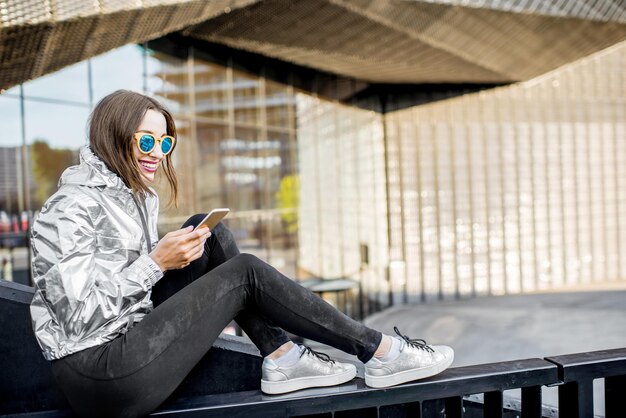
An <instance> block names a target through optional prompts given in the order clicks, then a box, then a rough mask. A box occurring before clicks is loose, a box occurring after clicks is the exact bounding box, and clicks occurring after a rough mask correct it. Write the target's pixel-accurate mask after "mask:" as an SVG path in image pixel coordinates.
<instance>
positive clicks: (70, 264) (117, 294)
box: [33, 196, 163, 340]
mask: <svg viewBox="0 0 626 418" xmlns="http://www.w3.org/2000/svg"><path fill="white" fill-rule="evenodd" d="M57 203H59V204H56V205H52V206H51V207H50V208H49V209H48V210H47V211H45V213H43V212H42V214H41V215H40V218H39V219H38V220H37V222H36V223H35V225H34V227H33V250H34V260H33V272H34V274H35V279H36V284H37V286H38V287H39V288H40V289H41V290H42V295H43V296H44V298H45V300H46V304H47V305H48V309H49V310H50V311H51V312H50V313H51V314H52V316H53V318H55V319H56V321H57V322H58V323H59V325H60V326H61V327H62V329H63V330H64V332H65V333H66V337H68V338H69V339H72V340H80V339H82V338H84V337H86V336H88V335H90V334H91V333H92V332H93V331H96V330H98V329H99V328H100V327H102V326H103V325H106V324H108V323H109V322H111V321H114V320H115V319H116V318H119V317H120V316H121V315H127V314H130V313H132V312H134V311H135V310H137V309H138V308H139V307H140V306H141V303H140V302H141V301H142V299H146V300H145V303H149V293H150V291H151V289H152V286H153V285H154V284H155V283H156V282H157V281H158V280H159V279H160V278H161V277H163V273H162V272H161V270H160V269H159V267H158V265H157V264H156V263H155V262H154V261H153V260H152V259H151V258H150V257H149V256H148V255H147V254H141V255H139V256H138V257H136V255H137V254H135V257H136V258H135V257H133V258H134V259H133V261H132V262H131V261H130V260H131V258H129V253H128V251H129V250H127V249H120V248H117V249H116V248H114V247H113V246H109V247H107V246H102V245H99V241H102V238H100V237H99V234H100V233H101V232H102V231H96V230H95V227H94V222H93V215H94V213H98V206H97V204H95V203H93V204H90V203H88V202H85V201H84V200H83V201H81V202H79V201H78V199H76V198H71V197H68V196H65V198H64V199H63V200H62V201H57ZM124 258H128V262H127V263H124Z"/></svg>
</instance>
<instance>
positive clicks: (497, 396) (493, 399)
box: [484, 391, 503, 418]
mask: <svg viewBox="0 0 626 418" xmlns="http://www.w3.org/2000/svg"><path fill="white" fill-rule="evenodd" d="M502 408H503V401H502V392H500V391H495V392H485V413H484V416H486V417H490V418H492V417H493V418H502V413H503V409H502Z"/></svg>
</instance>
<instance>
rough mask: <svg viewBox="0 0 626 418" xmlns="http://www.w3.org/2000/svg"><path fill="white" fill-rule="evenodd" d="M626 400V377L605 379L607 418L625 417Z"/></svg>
mask: <svg viewBox="0 0 626 418" xmlns="http://www.w3.org/2000/svg"><path fill="white" fill-rule="evenodd" d="M624 398H626V375H623V376H610V377H605V378H604V404H605V414H606V418H618V417H623V416H624Z"/></svg>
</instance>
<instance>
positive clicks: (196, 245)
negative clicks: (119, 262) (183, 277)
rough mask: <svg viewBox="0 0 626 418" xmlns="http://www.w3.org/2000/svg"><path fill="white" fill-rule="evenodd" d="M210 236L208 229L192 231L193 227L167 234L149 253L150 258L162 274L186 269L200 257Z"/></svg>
mask: <svg viewBox="0 0 626 418" xmlns="http://www.w3.org/2000/svg"><path fill="white" fill-rule="evenodd" d="M210 236H211V231H209V228H199V229H197V230H195V231H194V230H193V226H188V227H186V228H183V229H179V230H177V231H172V232H168V233H167V234H165V236H164V237H163V238H161V240H160V241H159V243H158V244H157V246H156V248H155V249H154V250H153V251H152V252H151V253H150V257H151V258H152V259H153V260H154V262H155V263H157V264H158V265H159V267H160V268H161V271H163V272H166V271H167V270H172V269H180V268H183V267H187V266H188V265H189V264H190V263H191V262H192V261H194V260H197V259H198V258H200V257H201V256H202V253H203V252H204V242H205V241H206V240H207V238H209V237H210Z"/></svg>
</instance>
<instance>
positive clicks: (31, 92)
mask: <svg viewBox="0 0 626 418" xmlns="http://www.w3.org/2000/svg"><path fill="white" fill-rule="evenodd" d="M91 63H92V71H93V80H94V83H93V84H94V103H97V101H98V100H99V99H101V98H102V97H104V96H105V95H106V94H108V93H110V92H112V91H114V90H117V89H119V88H126V89H130V90H136V91H141V90H142V89H143V76H142V74H143V65H142V50H141V48H140V47H138V46H137V45H126V46H124V47H121V48H118V49H115V50H113V51H110V52H108V53H106V54H103V55H100V56H98V57H95V58H93V59H92V60H91ZM149 65H156V60H152V59H151V60H150V61H149ZM23 86H24V94H25V96H26V98H27V99H26V100H25V109H24V110H25V112H24V113H25V115H26V138H27V142H28V143H31V142H33V141H34V140H35V139H46V140H47V141H48V143H49V144H50V145H51V146H52V147H56V148H79V147H80V146H82V145H84V144H85V143H86V141H87V135H86V123H87V118H88V116H89V112H90V107H89V87H88V65H87V63H86V62H80V63H77V64H74V65H72V66H70V67H66V68H64V69H62V70H60V71H57V72H55V73H52V74H49V75H46V76H44V77H40V78H38V79H35V80H33V81H29V82H27V83H24V84H23ZM19 95H20V90H19V86H18V87H14V88H12V89H9V90H7V91H6V93H5V94H3V95H0V124H1V126H2V127H3V134H2V135H1V136H0V147H8V146H16V145H20V144H21V143H22V127H21V118H20V101H19ZM29 98H42V99H50V100H52V101H59V102H62V103H54V104H53V103H44V102H41V101H38V100H29Z"/></svg>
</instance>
